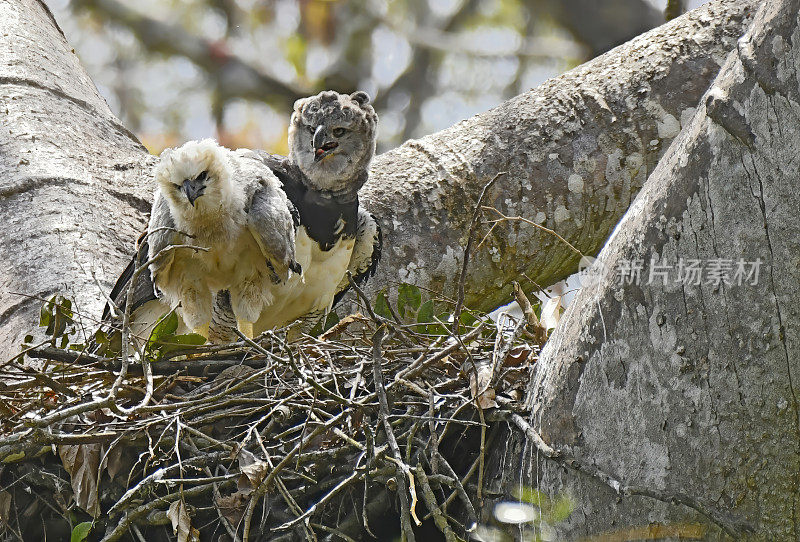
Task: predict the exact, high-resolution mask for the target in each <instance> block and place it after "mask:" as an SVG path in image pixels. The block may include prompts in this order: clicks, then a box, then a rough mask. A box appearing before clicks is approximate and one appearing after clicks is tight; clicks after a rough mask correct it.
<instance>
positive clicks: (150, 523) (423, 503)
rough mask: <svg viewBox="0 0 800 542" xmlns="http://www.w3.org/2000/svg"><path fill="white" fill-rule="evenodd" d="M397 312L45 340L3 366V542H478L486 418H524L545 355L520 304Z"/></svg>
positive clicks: (0, 386)
mask: <svg viewBox="0 0 800 542" xmlns="http://www.w3.org/2000/svg"><path fill="white" fill-rule="evenodd" d="M401 293H402V292H401ZM51 301H52V300H51ZM381 303H386V301H385V299H383V300H381V299H380V298H379V299H378V300H377V302H376V310H375V311H373V309H372V308H371V307H370V306H369V305H368V304H367V305H365V306H364V307H363V309H364V310H365V313H368V314H369V316H367V317H365V316H362V314H361V313H355V314H351V315H349V316H346V317H345V318H343V319H342V320H340V321H339V322H338V323H336V324H335V325H333V327H331V328H329V329H328V330H327V331H326V332H325V333H323V334H322V335H320V336H318V337H314V336H311V335H302V336H301V337H300V338H298V339H296V340H293V341H287V339H286V337H287V333H286V330H281V331H276V332H268V333H265V334H264V335H262V336H260V337H258V338H256V339H254V340H248V339H245V338H242V340H240V341H239V342H237V343H233V344H229V345H224V346H196V347H192V348H186V347H182V348H181V349H177V350H176V349H175V348H170V349H166V348H160V349H159V348H150V349H149V350H148V349H147V348H145V349H144V350H140V351H139V352H138V354H137V353H133V354H132V355H131V356H130V358H131V359H130V361H128V359H127V357H125V359H122V357H121V356H107V357H100V356H97V355H93V354H88V353H86V352H85V351H83V352H80V351H76V350H73V349H70V348H68V347H66V345H64V342H63V341H61V342H59V341H56V339H55V337H54V338H53V340H52V341H50V343H48V345H37V346H36V347H31V348H30V349H29V350H28V351H27V355H28V356H30V357H34V358H38V359H39V360H45V361H44V362H43V364H42V363H40V366H39V368H38V369H36V370H34V369H31V368H30V364H29V363H28V364H23V363H22V360H21V358H17V359H16V360H14V362H13V363H11V364H8V363H7V364H5V365H4V366H3V368H2V371H3V374H2V375H0V378H2V379H3V380H4V382H2V383H0V398H2V401H0V410H2V420H0V431H1V432H0V461H2V466H1V467H0V540H3V541H4V540H34V539H44V538H45V537H46V538H47V539H60V540H66V539H69V538H70V536H72V537H73V538H72V540H76V539H77V540H103V541H105V542H111V541H114V540H146V541H148V542H149V541H157V540H175V539H177V540H181V541H184V540H242V541H247V540H298V539H300V540H323V539H331V540H358V539H362V538H366V537H367V535H373V536H376V537H378V538H379V539H389V537H395V536H396V535H397V534H399V533H401V532H402V533H403V534H404V536H405V537H406V539H409V540H413V538H414V531H415V530H418V525H419V524H420V523H422V522H425V523H426V525H428V526H430V527H431V528H435V529H436V530H437V531H438V532H439V533H440V536H441V537H442V538H443V539H445V540H448V541H449V540H457V539H459V538H467V537H468V536H469V535H468V533H467V531H469V530H470V529H471V528H473V526H474V525H475V524H476V523H478V522H479V521H480V519H481V518H480V517H479V511H480V510H481V508H482V506H481V505H482V500H483V499H484V498H485V495H484V489H483V487H482V486H483V473H484V458H485V454H486V450H487V448H488V447H489V446H490V441H491V439H492V437H493V431H492V430H490V429H489V426H488V425H487V421H486V420H487V419H488V418H487V416H488V415H490V414H491V415H492V416H496V415H497V413H498V412H505V413H513V412H521V411H522V410H523V408H522V405H520V404H519V401H520V398H521V397H522V395H523V390H524V387H525V386H526V385H527V383H528V381H529V377H530V375H529V371H530V368H531V366H532V364H533V362H534V360H535V356H536V352H537V351H538V349H537V347H535V346H533V345H532V344H529V343H527V342H525V341H523V340H521V339H520V336H521V334H522V333H523V332H524V329H523V325H522V323H521V322H520V321H518V320H516V319H514V318H511V317H509V316H508V315H502V316H501V318H500V320H498V322H494V321H492V320H489V319H488V318H485V317H470V318H469V319H465V318H463V317H462V320H464V321H465V322H468V323H465V324H464V325H461V326H453V325H452V323H449V324H443V323H442V321H441V320H437V319H436V318H435V317H432V316H433V314H432V313H431V314H430V315H429V316H430V317H431V318H428V319H426V320H418V319H417V317H420V318H421V317H422V316H423V315H422V314H421V312H422V311H428V308H426V307H425V304H422V305H421V306H420V304H419V303H417V306H416V307H413V308H414V310H415V311H416V313H417V314H416V315H415V323H413V324H409V323H404V322H405V321H406V320H408V319H407V318H405V315H404V318H403V319H401V318H399V317H398V316H397V312H396V311H395V310H394V308H393V307H389V308H390V309H391V311H390V312H388V313H386V316H381V315H380V313H381V310H379V309H380V308H381V307H379V306H378V305H381ZM384 308H385V307H384ZM50 309H51V310H50V314H51V317H52V318H55V316H57V314H58V310H55V311H54V310H52V309H53V306H52V303H51V307H50ZM405 310H406V311H407V310H408V308H407V307H406V309H405ZM376 312H377V313H378V314H376ZM465 314H469V313H465ZM54 315H55V316H54ZM420 321H422V322H424V323H419V322H420ZM51 327H53V326H51ZM55 327H58V326H55ZM62 327H63V326H62ZM453 328H456V329H453ZM62 331H63V330H62ZM151 339H152V337H151ZM151 343H152V341H151ZM62 345H63V346H65V347H63V348H61V347H57V346H62ZM149 346H150V347H152V346H153V344H150V345H149ZM476 510H477V512H476ZM387 518H391V520H390V521H387ZM76 536H77V538H75V537H76ZM417 536H420V535H419V534H418V535H417Z"/></svg>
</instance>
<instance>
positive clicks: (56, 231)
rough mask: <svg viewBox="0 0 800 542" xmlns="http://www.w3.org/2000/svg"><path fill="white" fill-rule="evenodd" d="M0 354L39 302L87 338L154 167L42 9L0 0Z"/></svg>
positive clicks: (142, 211) (145, 202) (126, 249)
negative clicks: (75, 314)
mask: <svg viewBox="0 0 800 542" xmlns="http://www.w3.org/2000/svg"><path fill="white" fill-rule="evenodd" d="M0 127H2V129H1V130H0V172H2V182H0V222H2V223H3V225H4V227H3V228H2V229H0V352H3V354H2V355H1V356H0V358H2V360H5V359H6V358H8V357H10V356H11V355H12V354H13V353H15V352H18V351H19V345H20V342H21V340H22V337H23V336H24V335H25V334H27V333H30V332H31V331H32V330H33V328H35V326H36V323H37V315H38V312H39V307H41V305H42V302H41V299H42V298H49V297H50V296H52V295H54V294H56V293H63V294H64V295H68V296H70V297H72V298H73V299H74V302H75V305H76V307H77V309H78V310H79V311H80V313H81V314H82V315H85V317H84V318H82V324H83V326H85V328H86V329H87V330H89V331H91V330H92V329H94V328H95V326H96V322H94V321H92V320H91V318H97V317H98V316H99V314H100V310H101V309H102V307H103V303H104V301H103V296H102V293H101V291H100V288H99V287H98V286H97V285H96V284H95V282H94V280H93V279H92V275H91V273H92V272H94V273H95V274H96V276H97V279H98V280H99V281H100V284H102V286H103V288H105V289H107V288H108V286H109V284H113V282H114V280H115V278H116V276H117V275H118V274H119V273H120V271H121V270H122V269H123V268H124V266H125V264H126V260H127V258H129V257H130V256H129V255H130V254H131V253H132V247H133V241H134V240H135V239H136V235H135V234H136V232H137V231H139V230H141V229H142V228H143V227H144V226H145V224H146V222H145V220H146V215H147V213H148V212H149V209H150V203H151V201H152V182H151V180H150V178H149V171H150V167H151V166H152V163H153V160H152V158H151V157H150V156H149V155H148V154H147V151H146V150H145V149H144V147H143V146H142V145H141V144H140V143H139V141H138V140H137V139H136V137H135V136H134V135H133V134H131V133H130V132H129V131H128V130H127V129H126V128H125V127H124V126H122V125H121V124H120V122H119V121H118V120H117V119H116V117H114V115H113V114H112V113H111V111H110V110H109V108H108V105H107V104H106V102H105V101H104V100H103V98H101V97H100V95H99V94H98V92H97V89H96V88H95V86H94V84H93V83H92V81H91V80H90V79H89V76H88V75H87V74H86V71H84V69H83V68H82V67H81V65H80V63H79V62H78V58H77V56H75V54H74V53H73V52H72V50H71V49H70V47H69V45H68V44H67V42H66V39H65V38H64V36H63V34H61V32H60V30H58V28H57V26H56V23H55V21H54V20H53V18H52V15H51V14H50V11H49V10H48V9H47V6H46V5H45V4H44V3H43V2H36V1H33V0H31V1H17V0H0Z"/></svg>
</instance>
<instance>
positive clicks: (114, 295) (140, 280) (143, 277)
mask: <svg viewBox="0 0 800 542" xmlns="http://www.w3.org/2000/svg"><path fill="white" fill-rule="evenodd" d="M146 237H147V234H146V233H143V234H142V235H141V236H140V237H139V251H138V252H137V253H136V254H134V255H133V257H132V258H131V261H130V262H129V263H128V266H127V267H126V268H125V270H124V271H123V272H122V274H121V275H120V276H119V278H117V282H116V283H115V284H114V287H113V288H112V289H111V294H110V295H109V297H110V298H111V300H112V301H113V302H114V304H115V305H116V306H117V307H119V308H120V310H122V309H123V308H124V307H125V301H126V298H127V295H128V284H130V282H131V279H132V278H133V274H134V272H135V271H136V268H137V267H139V266H140V265H142V264H144V263H145V262H146V261H147V253H148V250H149V246H148V244H147V241H146ZM153 299H156V294H155V291H154V289H153V281H152V279H151V278H150V273H139V276H138V277H136V284H135V286H134V288H133V300H132V302H133V303H132V305H131V312H133V311H135V310H136V309H138V308H139V307H141V306H142V305H144V304H145V303H147V302H148V301H152V300H153ZM110 319H111V307H109V305H108V303H106V306H105V308H104V309H103V322H107V321H109V320H110Z"/></svg>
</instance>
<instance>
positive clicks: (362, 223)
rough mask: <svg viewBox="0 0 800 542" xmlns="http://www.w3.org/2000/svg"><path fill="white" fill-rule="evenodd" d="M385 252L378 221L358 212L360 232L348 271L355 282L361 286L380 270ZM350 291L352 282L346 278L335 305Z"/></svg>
mask: <svg viewBox="0 0 800 542" xmlns="http://www.w3.org/2000/svg"><path fill="white" fill-rule="evenodd" d="M382 250H383V234H382V233H381V226H380V224H378V221H377V220H376V219H375V217H374V216H372V215H371V214H370V213H368V212H367V211H365V210H364V209H359V210H358V230H357V232H356V243H355V245H354V246H353V255H352V256H351V257H350V265H349V266H348V267H347V269H348V271H350V273H351V274H352V275H353V281H354V282H355V283H356V284H358V285H359V286H361V285H362V284H363V283H364V282H366V281H367V279H368V278H370V277H371V276H372V275H374V274H375V271H376V270H377V269H378V263H379V262H380V260H381V251H382ZM349 289H350V281H348V280H347V277H344V278H343V279H342V281H341V282H340V283H339V287H338V288H337V290H336V295H335V296H334V298H333V305H334V306H336V304H337V303H338V302H339V301H340V300H341V299H342V298H343V297H344V294H346V293H347V290H349Z"/></svg>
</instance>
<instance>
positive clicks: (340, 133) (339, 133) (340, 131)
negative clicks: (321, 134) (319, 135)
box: [331, 128, 347, 137]
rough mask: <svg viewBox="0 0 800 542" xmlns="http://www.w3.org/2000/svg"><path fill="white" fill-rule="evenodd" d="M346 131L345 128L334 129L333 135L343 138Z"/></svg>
mask: <svg viewBox="0 0 800 542" xmlns="http://www.w3.org/2000/svg"><path fill="white" fill-rule="evenodd" d="M346 131H347V130H345V129H344V128H334V129H333V131H332V132H331V133H332V134H333V137H342V136H343V135H344V133H345V132H346Z"/></svg>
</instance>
